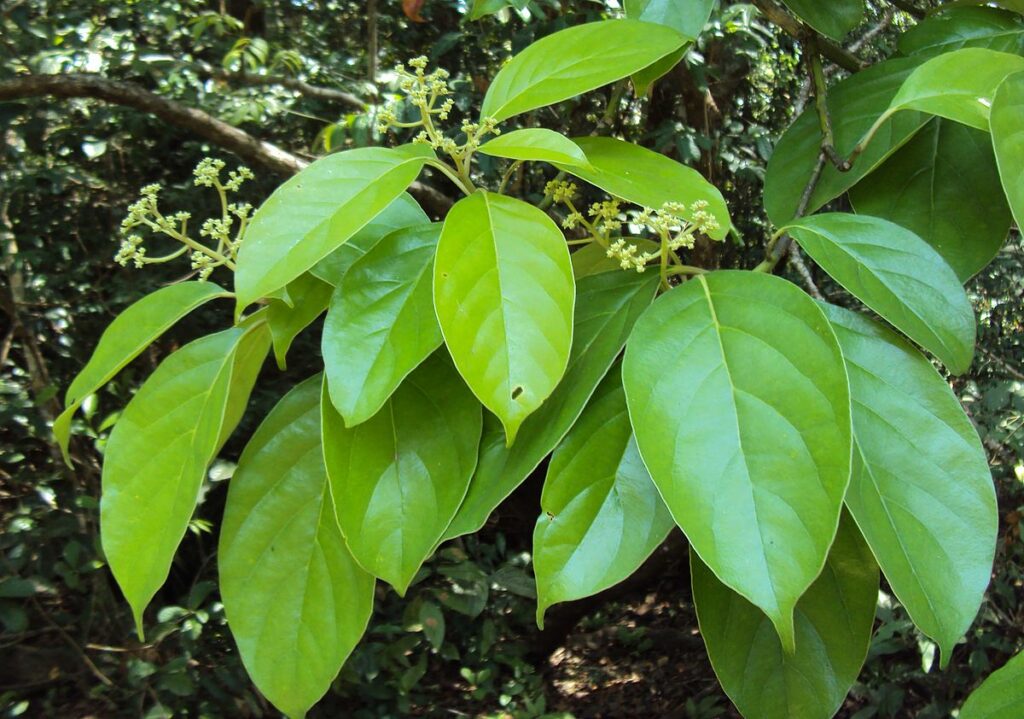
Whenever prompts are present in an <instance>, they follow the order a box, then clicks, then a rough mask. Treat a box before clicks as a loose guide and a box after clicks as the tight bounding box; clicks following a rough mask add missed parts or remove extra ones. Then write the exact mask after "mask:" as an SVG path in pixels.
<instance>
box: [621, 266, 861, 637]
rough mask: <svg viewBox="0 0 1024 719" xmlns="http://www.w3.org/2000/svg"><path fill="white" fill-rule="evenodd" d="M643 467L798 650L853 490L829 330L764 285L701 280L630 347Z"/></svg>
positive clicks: (765, 281)
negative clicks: (801, 605)
mask: <svg viewBox="0 0 1024 719" xmlns="http://www.w3.org/2000/svg"><path fill="white" fill-rule="evenodd" d="M622 376H623V384H624V386H625V390H626V398H627V400H628V403H629V416H630V418H631V419H632V424H633V431H634V432H635V433H636V439H637V444H638V446H639V448H640V454H641V455H642V456H643V458H644V463H645V464H646V465H647V469H648V470H649V471H650V473H651V476H652V477H653V478H654V482H655V484H656V485H657V486H658V489H659V491H660V492H661V495H662V497H664V499H665V503H666V504H667V505H668V508H669V510H670V511H671V512H672V516H673V517H674V518H675V521H676V523H677V524H678V525H679V526H680V527H681V528H682V530H683V532H685V533H686V536H687V537H688V538H689V540H690V545H691V546H692V547H693V548H694V549H695V550H696V551H697V553H698V554H699V555H700V556H701V558H702V559H703V560H704V561H705V562H706V563H707V564H708V565H709V566H710V567H711V569H712V570H713V571H714V572H715V574H716V575H717V576H718V577H719V579H721V580H722V581H723V582H725V583H726V584H727V585H728V586H729V587H731V588H732V589H734V590H735V591H737V592H739V593H740V594H742V595H743V596H744V597H747V598H748V599H749V600H750V601H751V602H753V603H754V604H756V605H757V606H758V607H760V608H761V609H762V610H763V611H764V612H765V614H767V615H768V617H769V618H770V619H771V620H772V623H773V624H774V625H775V627H776V629H777V630H778V632H779V635H780V636H781V637H782V642H783V645H784V646H786V647H787V649H788V650H789V651H792V649H793V642H794V629H793V607H794V606H795V605H796V602H797V600H798V599H799V598H800V596H801V595H802V594H803V593H804V591H805V590H806V589H807V587H809V586H810V585H811V582H813V581H814V578H815V577H817V575H818V573H819V572H820V571H821V568H822V565H823V564H824V562H825V556H826V554H827V553H828V547H829V545H831V543H832V539H833V537H834V536H835V531H836V527H837V525H838V523H839V512H840V508H841V505H842V499H843V494H844V493H845V491H846V486H847V483H848V482H849V479H850V446H851V437H850V396H849V389H848V386H847V380H846V371H845V368H844V367H843V360H842V355H841V353H840V350H839V345H838V343H837V342H836V339H835V335H834V334H833V333H832V329H831V327H830V326H829V324H828V321H827V320H826V319H825V316H824V315H823V314H822V312H821V310H820V309H818V307H817V306H816V305H815V304H814V301H813V300H811V299H810V298H809V297H808V296H807V295H806V294H804V293H803V292H802V291H801V290H800V289H799V288H797V287H796V286H795V285H792V284H790V283H789V282H787V281H785V280H783V279H780V278H778V277H774V276H771V275H766V274H762V273H755V272H739V271H722V272H713V273H710V274H707V275H698V276H697V277H696V278H695V279H693V280H690V281H689V282H687V283H685V284H683V285H681V286H680V287H677V288H675V289H673V290H672V291H671V292H668V293H666V294H665V295H663V296H662V297H661V298H659V299H658V300H657V301H656V302H655V303H654V304H653V305H652V306H651V308H650V309H649V310H648V311H647V313H646V314H644V316H643V317H642V318H641V319H640V321H639V322H637V324H636V328H635V329H634V330H633V334H632V336H631V337H630V339H629V343H628V344H627V346H626V358H625V362H624V364H623V374H622Z"/></svg>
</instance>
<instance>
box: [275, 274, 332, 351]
mask: <svg viewBox="0 0 1024 719" xmlns="http://www.w3.org/2000/svg"><path fill="white" fill-rule="evenodd" d="M333 292H334V286H333V285H331V284H329V283H327V282H324V281H323V280H321V279H319V278H318V277H316V276H314V275H312V274H310V273H309V272H306V273H303V274H302V275H300V276H299V277H298V278H297V279H295V280H292V281H291V282H289V283H288V297H289V298H290V299H291V301H292V306H290V307H289V306H288V304H287V303H286V302H284V300H279V299H272V300H270V303H269V306H268V314H267V324H268V325H270V333H271V335H272V337H273V338H274V357H275V358H276V359H277V366H278V367H280V368H281V369H284V368H285V357H286V356H287V354H288V349H289V348H290V347H291V346H292V342H293V341H294V340H295V338H296V337H297V336H298V334H299V333H300V332H302V330H304V329H306V327H308V326H309V325H310V324H312V323H313V321H314V320H315V319H316V318H317V317H319V316H320V314H321V313H322V312H323V311H324V310H326V309H327V305H328V304H329V303H330V301H331V294H332V293H333Z"/></svg>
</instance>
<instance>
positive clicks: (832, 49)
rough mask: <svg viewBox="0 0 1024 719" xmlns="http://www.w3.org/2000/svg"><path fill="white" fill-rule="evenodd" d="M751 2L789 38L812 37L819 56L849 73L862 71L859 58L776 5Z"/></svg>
mask: <svg viewBox="0 0 1024 719" xmlns="http://www.w3.org/2000/svg"><path fill="white" fill-rule="evenodd" d="M752 2H753V4H754V6H755V7H756V8H757V9H758V10H760V11H761V14H762V15H764V16H765V17H766V18H768V20H769V21H770V22H772V23H774V24H776V25H778V26H779V27H780V28H782V30H783V32H785V33H786V34H787V35H789V36H790V37H794V38H796V39H797V40H803V39H806V38H807V37H808V34H810V35H811V36H813V37H814V38H815V39H816V40H817V43H818V48H819V50H820V51H821V54H822V55H823V56H824V57H827V58H828V59H829V60H831V61H832V62H834V63H835V64H836V65H839V66H840V67H842V68H844V69H846V70H849V71H850V72H857V71H858V70H861V69H863V67H864V63H863V62H862V61H861V59H860V58H858V57H857V56H856V55H854V54H853V53H851V52H849V51H848V50H846V49H845V48H842V47H840V46H839V45H836V44H835V43H834V42H832V41H831V40H829V39H828V38H826V37H825V36H824V35H822V34H821V33H818V32H816V31H814V30H812V29H811V28H809V27H807V26H806V25H804V24H803V23H802V22H800V21H799V20H797V19H796V18H795V17H793V16H792V15H790V14H789V13H788V12H786V11H785V10H783V9H782V8H781V7H779V6H778V5H776V4H775V2H773V0H752Z"/></svg>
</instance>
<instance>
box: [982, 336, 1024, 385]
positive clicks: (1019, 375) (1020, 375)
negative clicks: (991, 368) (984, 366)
mask: <svg viewBox="0 0 1024 719" xmlns="http://www.w3.org/2000/svg"><path fill="white" fill-rule="evenodd" d="M978 351H979V352H981V353H982V354H983V355H985V356H986V357H988V358H989V359H990V360H992V361H993V362H995V363H996V364H997V365H999V366H1000V367H1001V368H1002V369H1003V371H1004V372H1006V373H1007V374H1008V375H1010V376H1011V377H1013V378H1014V379H1018V380H1021V381H1024V372H1021V371H1020V370H1019V369H1017V368H1016V367H1014V366H1013V365H1011V364H1010V363H1009V362H1007V361H1006V360H1004V359H1003V358H1002V357H1000V356H999V355H997V354H994V353H993V352H991V351H989V350H987V349H985V348H984V347H982V346H981V345H978Z"/></svg>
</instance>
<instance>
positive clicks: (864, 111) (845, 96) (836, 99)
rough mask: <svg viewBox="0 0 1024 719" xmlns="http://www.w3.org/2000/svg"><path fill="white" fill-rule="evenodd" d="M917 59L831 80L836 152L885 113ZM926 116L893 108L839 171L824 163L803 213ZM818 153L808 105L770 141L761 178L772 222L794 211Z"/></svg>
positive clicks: (846, 150) (857, 175)
mask: <svg viewBox="0 0 1024 719" xmlns="http://www.w3.org/2000/svg"><path fill="white" fill-rule="evenodd" d="M922 62H923V59H922V58H901V59H896V60H887V61H884V62H880V63H878V64H877V65H872V66H871V67H869V68H867V69H866V70H861V71H860V72H858V73H856V74H854V75H851V76H850V77H848V78H846V79H845V80H841V81H840V82H838V83H836V84H835V85H834V86H833V87H832V88H831V89H830V90H829V92H828V108H829V115H830V117H831V119H832V130H833V133H834V134H835V146H836V151H837V152H838V153H839V154H840V155H842V156H844V157H848V156H849V155H850V153H851V151H852V150H853V148H854V147H855V146H856V145H857V143H858V142H860V140H861V138H863V136H864V134H865V133H866V132H867V131H868V130H869V129H870V128H871V126H872V124H873V123H874V122H875V120H876V119H877V118H878V117H879V116H880V115H881V114H882V113H884V112H885V110H886V108H888V107H889V103H890V101H891V100H892V98H893V96H894V95H895V94H896V92H897V91H898V90H899V88H900V86H901V85H902V84H903V81H904V80H905V79H906V78H907V77H908V76H909V75H910V73H911V72H912V71H913V70H914V68H915V67H917V66H918V65H920V64H921V63H922ZM930 119H931V118H930V117H929V116H928V115H926V114H924V113H918V112H899V113H896V114H895V115H894V116H892V117H890V118H889V119H888V120H886V121H885V122H884V123H883V124H882V125H881V126H880V128H879V129H878V131H877V132H876V133H875V136H874V138H873V139H872V140H871V142H870V143H869V144H868V145H867V148H866V149H865V151H864V153H863V154H862V155H861V156H860V157H858V158H857V160H856V161H855V162H854V163H853V167H852V169H851V170H850V171H849V172H840V171H839V170H838V169H836V168H835V167H834V166H833V165H832V164H831V163H826V164H825V167H824V169H823V170H822V173H821V177H820V178H819V179H818V182H817V184H816V185H815V187H814V191H813V192H812V193H811V197H810V201H809V204H808V206H807V212H808V213H811V212H814V211H815V210H817V209H818V208H820V207H822V206H823V205H824V204H825V203H826V202H828V201H830V200H832V199H835V198H836V197H839V196H840V195H842V194H843V193H844V192H846V191H847V190H848V189H850V188H851V187H853V186H854V185H855V184H857V183H858V182H859V181H860V180H861V179H862V178H863V177H865V176H866V175H867V174H868V173H869V172H871V171H872V170H873V169H875V168H876V167H878V165H880V164H881V163H882V162H883V161H884V160H885V159H886V158H887V157H889V155H891V154H892V153H893V152H895V151H896V150H898V149H899V148H900V147H901V146H902V145H903V144H904V143H905V142H907V141H908V140H909V139H910V138H911V137H913V136H914V133H916V132H917V131H918V130H919V129H921V127H922V126H923V125H924V124H925V123H926V122H927V121H928V120H930ZM820 154H821V126H820V123H819V121H818V114H817V112H816V111H815V109H814V107H808V109H806V110H804V112H803V113H802V114H801V115H800V117H798V118H797V119H796V121H794V122H793V124H792V125H790V127H789V129H788V130H786V132H785V134H783V136H782V138H781V139H780V140H779V141H778V143H776V145H775V150H774V151H773V152H772V156H771V159H770V160H769V162H768V171H767V174H766V175H765V181H764V206H765V210H767V212H768V217H769V219H771V221H772V222H773V223H774V224H775V225H776V226H778V227H781V226H783V225H785V224H786V223H787V222H789V221H790V220H792V219H793V218H794V217H795V216H796V214H797V208H798V207H799V205H800V198H801V196H802V195H803V192H804V188H805V187H806V186H807V182H808V180H809V179H810V178H811V175H812V174H813V173H814V168H815V166H816V165H817V164H818V156H819V155H820Z"/></svg>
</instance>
